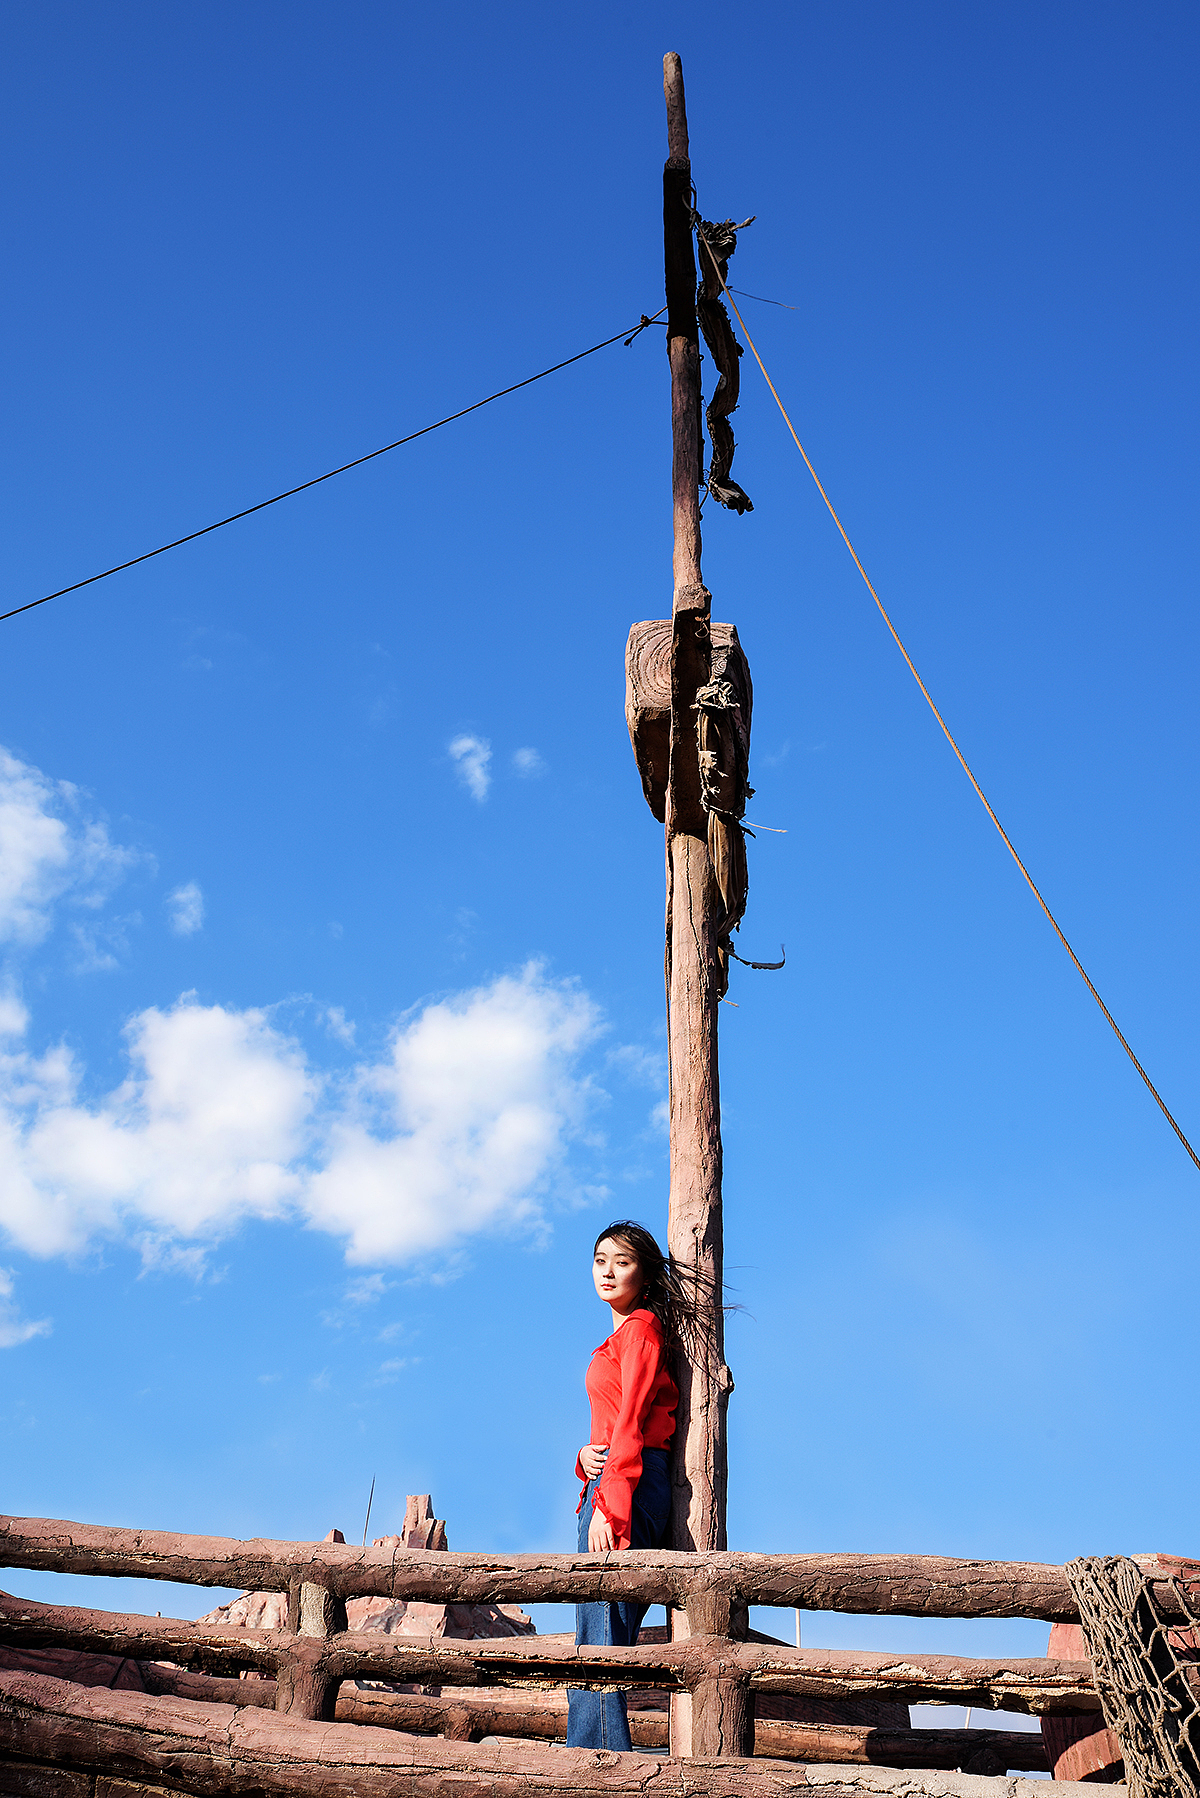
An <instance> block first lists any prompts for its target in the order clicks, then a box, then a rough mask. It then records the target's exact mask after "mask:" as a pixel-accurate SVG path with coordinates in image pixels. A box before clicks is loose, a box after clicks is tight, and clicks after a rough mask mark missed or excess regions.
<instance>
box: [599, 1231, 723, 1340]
mask: <svg viewBox="0 0 1200 1798" xmlns="http://www.w3.org/2000/svg"><path fill="white" fill-rule="evenodd" d="M610 1237H611V1238H612V1240H613V1241H614V1242H621V1243H625V1244H626V1245H627V1246H628V1247H629V1248H630V1249H632V1250H633V1253H634V1254H635V1255H636V1256H637V1260H638V1266H639V1267H640V1268H641V1270H642V1280H643V1282H644V1284H643V1286H642V1291H641V1296H640V1298H639V1299H638V1304H639V1305H640V1306H641V1307H642V1309H643V1310H645V1311H652V1312H653V1313H654V1315H655V1317H657V1319H658V1321H659V1323H660V1324H661V1325H662V1329H663V1336H664V1338H665V1339H666V1344H667V1348H668V1349H679V1350H682V1352H683V1353H684V1354H685V1355H686V1356H687V1357H688V1358H689V1359H695V1358H697V1357H698V1355H699V1353H700V1350H701V1346H702V1344H703V1340H704V1337H705V1335H706V1326H707V1319H708V1318H709V1317H711V1315H712V1309H713V1298H714V1293H715V1283H714V1281H713V1279H712V1277H711V1275H709V1274H707V1273H704V1272H702V1271H701V1270H700V1269H699V1268H691V1267H684V1268H680V1267H679V1266H678V1265H677V1264H676V1263H675V1262H674V1261H671V1260H668V1259H667V1257H666V1256H665V1255H664V1254H663V1252H662V1250H661V1249H660V1248H659V1246H658V1244H657V1242H655V1240H654V1238H653V1236H651V1234H650V1232H649V1230H647V1229H646V1227H645V1225H644V1224H635V1223H634V1222H633V1220H632V1219H631V1218H627V1217H626V1218H620V1219H618V1221H617V1222H616V1223H615V1224H609V1226H608V1228H607V1229H606V1230H601V1232H600V1234H599V1236H597V1238H596V1242H595V1247H594V1248H593V1249H592V1254H593V1255H594V1254H595V1253H596V1249H598V1248H599V1247H600V1244H601V1243H602V1242H607V1241H608V1240H609V1238H610ZM717 1302H718V1304H719V1303H720V1298H719V1295H718V1297H717ZM722 1309H726V1307H724V1306H722Z"/></svg>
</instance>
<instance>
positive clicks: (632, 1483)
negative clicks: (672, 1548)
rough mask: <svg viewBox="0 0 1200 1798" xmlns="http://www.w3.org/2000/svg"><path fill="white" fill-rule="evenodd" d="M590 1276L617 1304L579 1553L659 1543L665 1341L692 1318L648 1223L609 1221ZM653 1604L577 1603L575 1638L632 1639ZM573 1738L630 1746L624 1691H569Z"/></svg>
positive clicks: (668, 1389)
mask: <svg viewBox="0 0 1200 1798" xmlns="http://www.w3.org/2000/svg"><path fill="white" fill-rule="evenodd" d="M592 1279H593V1280H594V1282H595V1286H596V1291H597V1293H598V1294H599V1296H600V1298H601V1299H603V1300H604V1302H605V1304H607V1305H608V1306H609V1308H610V1310H611V1312H612V1325H613V1327H612V1335H611V1336H609V1337H608V1339H607V1340H606V1341H605V1342H602V1343H601V1344H600V1347H599V1348H598V1349H597V1350H596V1351H595V1353H594V1354H593V1356H592V1359H591V1364H590V1366H589V1367H588V1370H587V1379H586V1384H587V1393H588V1398H589V1400H590V1401H591V1407H592V1431H591V1440H590V1441H589V1442H587V1443H585V1444H584V1446H583V1447H582V1448H581V1449H580V1451H579V1458H578V1460H577V1461H576V1463H575V1471H576V1473H577V1474H578V1475H579V1478H580V1479H581V1480H582V1481H583V1483H584V1484H583V1493H582V1495H581V1497H580V1500H579V1507H578V1509H579V1547H580V1551H581V1552H585V1551H586V1552H588V1553H591V1554H603V1553H605V1552H606V1551H607V1550H609V1549H620V1548H660V1547H661V1546H662V1543H663V1539H664V1537H665V1535H666V1532H667V1522H668V1519H669V1516H670V1510H671V1481H670V1475H669V1473H668V1468H667V1450H668V1448H669V1447H670V1443H671V1437H672V1436H673V1435H674V1433H675V1407H676V1405H677V1404H678V1403H679V1393H678V1390H677V1389H676V1386H675V1382H674V1380H673V1379H672V1378H671V1374H670V1370H669V1368H668V1366H667V1350H668V1347H669V1346H673V1345H674V1344H675V1343H677V1342H679V1341H680V1339H681V1336H682V1335H683V1334H684V1333H685V1332H686V1330H687V1328H688V1325H689V1323H690V1322H692V1321H693V1320H694V1318H695V1304H694V1301H693V1302H692V1303H689V1301H688V1299H687V1297H686V1296H685V1294H684V1292H683V1289H682V1288H681V1286H680V1284H679V1282H678V1280H677V1278H676V1277H675V1275H674V1274H673V1273H672V1271H671V1269H670V1266H669V1264H668V1263H667V1261H666V1259H665V1257H664V1256H663V1253H662V1250H661V1249H660V1248H659V1246H658V1244H657V1243H656V1242H655V1240H654V1238H653V1236H651V1234H650V1232H649V1231H648V1230H644V1229H643V1228H642V1226H641V1225H640V1224H634V1223H630V1222H628V1220H625V1221H622V1222H620V1223H615V1224H610V1225H609V1226H608V1229H607V1230H605V1231H604V1232H603V1233H602V1234H601V1235H600V1236H599V1237H597V1239H596V1246H595V1248H594V1250H593V1251H592ZM647 1609H648V1607H647V1606H646V1605H642V1604H601V1603H595V1604H581V1605H578V1606H577V1607H576V1612H575V1615H576V1628H575V1640H576V1642H577V1643H584V1642H586V1643H593V1644H616V1645H622V1646H632V1645H633V1643H635V1642H636V1641H637V1638H638V1631H639V1629H640V1628H641V1626H642V1619H643V1617H644V1616H645V1615H646V1611H647ZM567 1705H568V1716H567V1744H568V1746H569V1747H572V1748H616V1749H620V1748H626V1749H627V1748H631V1747H632V1745H633V1744H632V1743H631V1741H630V1739H629V1722H628V1718H627V1716H626V1712H625V1694H624V1693H623V1692H584V1691H579V1690H568V1694H567Z"/></svg>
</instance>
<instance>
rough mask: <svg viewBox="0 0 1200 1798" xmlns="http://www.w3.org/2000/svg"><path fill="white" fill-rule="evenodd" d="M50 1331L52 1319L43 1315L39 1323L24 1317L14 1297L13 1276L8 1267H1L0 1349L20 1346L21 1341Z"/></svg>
mask: <svg viewBox="0 0 1200 1798" xmlns="http://www.w3.org/2000/svg"><path fill="white" fill-rule="evenodd" d="M49 1331H50V1319H49V1318H48V1317H43V1318H41V1319H40V1320H39V1322H37V1323H27V1322H26V1321H25V1319H24V1318H22V1317H21V1316H20V1315H19V1313H18V1311H17V1307H16V1303H15V1302H14V1299H13V1277H12V1274H11V1273H10V1272H9V1270H8V1269H7V1268H3V1267H0V1349H6V1348H18V1347H19V1346H20V1344H21V1343H23V1342H29V1341H31V1340H32V1339H33V1337H35V1336H46V1335H48V1334H49Z"/></svg>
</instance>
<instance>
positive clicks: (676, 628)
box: [663, 52, 753, 1755]
mask: <svg viewBox="0 0 1200 1798" xmlns="http://www.w3.org/2000/svg"><path fill="white" fill-rule="evenodd" d="M663 90H664V93H665V95H666V102H667V147H668V152H669V153H668V156H667V162H666V167H665V168H664V170H663V240H664V251H665V263H666V288H667V358H668V360H669V362H670V366H671V435H672V460H671V488H672V495H673V500H674V527H675V546H674V575H675V590H674V599H673V602H672V607H671V743H670V761H669V769H668V775H667V801H666V851H667V856H666V859H667V943H666V987H667V1042H668V1062H669V1068H670V1083H671V1099H670V1112H671V1188H670V1204H669V1214H668V1221H667V1244H668V1248H669V1250H670V1254H671V1256H672V1259H673V1260H674V1262H675V1264H676V1267H677V1268H678V1270H679V1271H680V1273H681V1274H683V1275H684V1277H685V1278H686V1277H687V1276H688V1275H689V1274H691V1276H692V1277H693V1279H694V1281H695V1290H696V1293H697V1296H698V1298H699V1299H700V1301H701V1302H700V1310H701V1319H700V1329H699V1331H698V1333H697V1340H696V1345H695V1352H694V1353H693V1354H692V1355H690V1356H688V1357H687V1358H686V1359H682V1358H681V1364H680V1367H679V1412H678V1424H677V1428H676V1432H675V1443H674V1448H673V1451H672V1470H671V1475H672V1494H671V1499H672V1502H671V1538H670V1539H671V1544H672V1546H673V1547H674V1548H681V1549H689V1550H692V1551H693V1552H695V1551H696V1550H704V1549H713V1548H724V1547H725V1546H726V1533H725V1499H726V1487H727V1483H728V1465H727V1456H726V1439H725V1411H726V1407H727V1405H728V1402H729V1394H730V1391H731V1390H732V1387H733V1381H732V1379H731V1377H730V1373H729V1369H728V1368H727V1367H726V1365H725V1321H724V1312H723V1310H722V1307H721V1286H722V1270H723V1243H722V1228H721V1103H720V1089H719V1080H718V1067H717V1005H718V1003H719V996H720V992H721V985H720V967H719V961H718V953H717V923H718V919H719V918H720V916H721V915H722V908H721V902H720V895H719V892H718V890H717V884H716V881H715V879H714V876H713V870H712V864H711V862H710V859H709V853H708V815H707V813H706V811H705V809H704V806H703V804H702V801H701V784H700V758H699V744H698V734H697V714H696V710H695V704H696V694H697V692H698V691H699V689H700V688H701V687H703V686H706V685H707V683H708V681H709V679H710V678H711V674H712V633H711V628H710V626H711V616H712V613H711V607H712V596H711V595H710V593H709V591H708V589H707V588H706V587H705V585H704V578H703V575H702V573H701V569H700V480H701V473H702V467H703V462H702V447H701V443H702V440H701V390H700V339H699V331H698V328H697V320H696V259H695V253H694V250H693V247H692V220H691V214H692V168H691V161H690V159H689V155H688V129H687V111H686V108H685V105H684V95H683V67H682V64H681V63H680V60H679V57H678V56H677V55H675V54H674V53H673V52H672V53H671V54H670V55H668V56H666V57H664V58H663ZM710 1608H711V1607H710ZM729 1608H730V1607H729V1605H728V1603H726V1604H725V1605H724V1606H723V1607H722V1614H721V1615H720V1616H717V1615H716V1613H715V1611H714V1613H713V1614H712V1615H711V1616H710V1615H709V1614H708V1613H707V1611H705V1612H704V1613H703V1614H701V1609H700V1608H697V1609H696V1611H695V1614H694V1615H693V1613H692V1610H691V1609H689V1610H688V1611H687V1612H686V1613H685V1612H680V1611H673V1612H672V1613H671V1634H672V1636H676V1637H677V1636H682V1635H688V1634H694V1633H696V1632H697V1631H705V1632H707V1631H710V1630H716V1631H720V1632H721V1633H726V1632H728V1633H730V1634H733V1633H738V1623H739V1621H741V1620H740V1619H736V1618H732V1617H731V1616H730V1614H729ZM710 1683H711V1684H712V1685H713V1690H712V1691H711V1692H710V1691H708V1690H704V1691H703V1692H697V1693H696V1695H695V1697H694V1698H693V1697H692V1696H689V1695H686V1694H677V1695H675V1696H674V1697H673V1698H672V1701H671V1753H672V1754H675V1755H691V1754H701V1755H708V1754H718V1753H722V1752H723V1753H727V1754H728V1753H735V1754H744V1753H747V1752H749V1749H748V1747H747V1743H748V1742H749V1741H751V1740H752V1734H753V1723H752V1721H748V1719H747V1715H746V1714H745V1708H746V1707H745V1705H744V1704H743V1705H742V1706H741V1709H740V1710H738V1708H737V1706H736V1705H732V1706H731V1704H730V1703H729V1702H728V1701H729V1699H730V1694H729V1693H727V1692H725V1691H723V1690H718V1689H717V1687H718V1685H719V1684H720V1683H721V1682H717V1681H714V1682H710ZM735 1712H736V1715H735V1714H734V1713H735Z"/></svg>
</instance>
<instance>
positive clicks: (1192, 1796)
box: [1067, 1555, 1200, 1798]
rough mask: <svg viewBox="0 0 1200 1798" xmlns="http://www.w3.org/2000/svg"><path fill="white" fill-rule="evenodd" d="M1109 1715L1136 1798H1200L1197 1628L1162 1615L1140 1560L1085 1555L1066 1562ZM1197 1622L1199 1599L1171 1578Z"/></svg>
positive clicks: (1181, 1602)
mask: <svg viewBox="0 0 1200 1798" xmlns="http://www.w3.org/2000/svg"><path fill="white" fill-rule="evenodd" d="M1067 1577H1068V1579H1069V1580H1070V1582H1071V1588H1072V1590H1073V1592H1074V1594H1075V1597H1076V1600H1077V1601H1078V1604H1079V1621H1080V1623H1081V1625H1082V1627H1083V1635H1084V1640H1085V1642H1086V1643H1087V1646H1088V1653H1089V1655H1090V1656H1091V1661H1092V1670H1093V1677H1094V1679H1095V1682H1096V1690H1097V1692H1098V1693H1099V1696H1100V1703H1101V1706H1102V1707H1103V1711H1104V1721H1105V1723H1106V1724H1107V1726H1108V1727H1109V1729H1111V1730H1112V1732H1113V1734H1114V1735H1115V1736H1116V1738H1117V1740H1118V1741H1119V1742H1120V1744H1121V1750H1122V1753H1123V1755H1124V1759H1125V1778H1126V1780H1127V1782H1128V1786H1129V1794H1130V1798H1200V1688H1198V1682H1200V1667H1197V1665H1196V1661H1197V1653H1196V1643H1197V1630H1196V1627H1193V1628H1187V1627H1184V1628H1182V1629H1181V1628H1180V1627H1179V1625H1178V1624H1172V1623H1170V1622H1168V1621H1167V1619H1166V1618H1165V1617H1164V1616H1163V1615H1162V1612H1161V1610H1160V1608H1159V1604H1158V1601H1157V1599H1156V1598H1155V1596H1154V1588H1153V1586H1152V1585H1151V1583H1150V1581H1149V1580H1148V1579H1147V1578H1146V1577H1145V1575H1144V1574H1143V1572H1142V1570H1141V1568H1140V1567H1139V1566H1138V1565H1137V1563H1136V1562H1135V1561H1130V1560H1126V1559H1125V1558H1124V1557H1123V1556H1120V1555H1084V1556H1082V1557H1081V1558H1080V1559H1079V1560H1077V1561H1070V1562H1068V1564H1067ZM1167 1583H1168V1584H1169V1585H1170V1587H1171V1589H1172V1591H1173V1592H1174V1594H1175V1597H1176V1598H1177V1600H1178V1602H1179V1607H1180V1609H1181V1611H1182V1613H1183V1615H1184V1617H1186V1618H1188V1619H1189V1620H1190V1622H1191V1624H1192V1625H1193V1626H1200V1604H1198V1603H1197V1600H1196V1598H1195V1597H1194V1596H1193V1594H1192V1593H1191V1592H1190V1591H1189V1589H1188V1588H1187V1586H1186V1585H1185V1584H1184V1582H1183V1581H1182V1580H1180V1579H1171V1580H1169V1581H1168V1582H1167Z"/></svg>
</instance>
